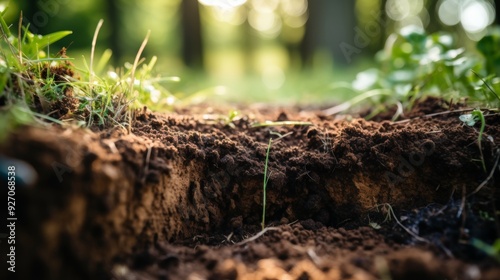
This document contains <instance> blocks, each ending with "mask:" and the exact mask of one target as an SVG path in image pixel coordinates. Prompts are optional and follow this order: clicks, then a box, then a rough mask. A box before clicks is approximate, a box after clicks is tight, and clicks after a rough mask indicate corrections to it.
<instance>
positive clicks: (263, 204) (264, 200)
mask: <svg viewBox="0 0 500 280" xmlns="http://www.w3.org/2000/svg"><path fill="white" fill-rule="evenodd" d="M272 144H273V138H269V144H268V145H267V151H266V161H265V163H264V184H263V185H262V190H263V193H262V223H261V226H262V230H264V228H265V227H266V200H267V198H266V192H267V183H268V182H269V175H268V174H267V167H268V163H269V151H270V150H271V145H272Z"/></svg>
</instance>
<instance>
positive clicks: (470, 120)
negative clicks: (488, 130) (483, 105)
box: [459, 109, 486, 172]
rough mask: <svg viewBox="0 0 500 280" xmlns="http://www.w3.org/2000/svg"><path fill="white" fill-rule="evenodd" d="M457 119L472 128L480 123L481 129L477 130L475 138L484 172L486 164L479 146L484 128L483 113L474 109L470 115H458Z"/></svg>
mask: <svg viewBox="0 0 500 280" xmlns="http://www.w3.org/2000/svg"><path fill="white" fill-rule="evenodd" d="M459 119H460V120H461V121H462V122H463V123H465V124H466V125H468V126H474V125H475V124H476V122H477V121H480V122H481V128H480V129H479V134H478V136H477V145H478V147H479V153H480V155H481V165H482V166H483V171H484V172H486V164H485V162H484V156H483V149H482V146H481V141H482V139H483V133H484V128H485V126H486V121H485V120H484V114H483V112H482V111H481V110H479V109H475V110H473V111H472V112H471V113H470V114H464V115H460V117H459Z"/></svg>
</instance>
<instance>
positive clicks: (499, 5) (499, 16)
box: [493, 0, 500, 24]
mask: <svg viewBox="0 0 500 280" xmlns="http://www.w3.org/2000/svg"><path fill="white" fill-rule="evenodd" d="M493 2H494V3H495V24H500V0H495V1H493Z"/></svg>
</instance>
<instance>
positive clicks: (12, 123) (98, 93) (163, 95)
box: [0, 17, 178, 129]
mask: <svg viewBox="0 0 500 280" xmlns="http://www.w3.org/2000/svg"><path fill="white" fill-rule="evenodd" d="M20 22H21V20H20ZM0 26H1V32H2V33H1V36H2V40H1V42H0V44H1V46H2V49H1V52H0V114H2V115H4V116H6V118H2V120H1V121H0V127H3V128H8V129H12V128H14V127H16V126H18V125H22V124H27V123H34V122H37V120H39V119H40V118H41V119H43V120H45V121H49V122H57V123H68V122H71V123H77V124H78V125H80V126H87V127H99V128H106V127H110V126H116V125H119V126H123V127H129V128H130V126H131V124H132V122H133V119H134V118H133V115H134V114H135V112H136V111H137V110H138V109H142V108H143V107H144V106H147V107H148V108H151V109H152V110H155V109H159V108H161V109H165V108H169V107H171V106H172V104H173V102H174V101H175V99H176V98H175V96H174V95H173V94H172V93H170V92H169V91H168V90H167V89H166V88H165V85H168V84H170V83H171V82H173V81H178V78H177V77H161V76H157V75H155V74H154V66H155V64H156V62H157V59H156V57H153V58H152V59H151V60H150V61H149V62H147V63H146V60H145V59H144V58H142V57H141V54H142V51H143V50H144V48H145V46H146V43H147V39H148V36H149V34H148V36H146V39H145V40H144V42H143V44H142V45H141V46H140V48H139V50H138V52H137V55H136V58H135V60H134V62H133V64H129V63H127V64H125V65H124V67H121V68H113V67H111V66H110V65H109V59H110V57H111V51H110V50H106V51H105V52H103V53H102V54H101V55H100V56H99V57H98V56H97V55H96V53H95V49H96V42H97V36H98V34H99V30H100V28H101V26H102V21H100V22H99V24H98V26H97V28H96V32H95V35H94V39H93V41H92V50H91V53H90V61H89V63H87V60H86V59H85V57H83V58H82V60H83V65H84V67H83V68H77V67H76V66H74V64H73V61H74V60H75V59H74V58H71V57H67V56H66V50H65V49H64V48H63V49H62V50H61V51H59V52H58V50H54V49H50V46H51V45H52V44H54V43H56V42H57V41H59V40H61V39H62V38H64V37H66V36H68V35H70V34H71V33H72V32H71V31H60V32H55V33H51V34H47V35H44V36H42V35H36V34H33V33H31V32H29V30H28V27H24V26H21V25H19V26H18V28H17V34H14V33H13V32H12V31H11V29H10V28H9V26H8V24H7V23H6V22H5V20H4V19H3V17H0ZM21 112H22V113H21Z"/></svg>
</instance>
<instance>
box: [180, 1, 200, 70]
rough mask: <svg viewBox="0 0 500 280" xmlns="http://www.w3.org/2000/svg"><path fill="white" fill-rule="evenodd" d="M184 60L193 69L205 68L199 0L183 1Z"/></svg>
mask: <svg viewBox="0 0 500 280" xmlns="http://www.w3.org/2000/svg"><path fill="white" fill-rule="evenodd" d="M181 32H182V43H183V45H182V59H183V60H184V63H185V64H186V65H187V66H189V67H191V68H201V67H203V42H202V36H201V23H200V10H199V6H198V1H197V0H182V1H181Z"/></svg>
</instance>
